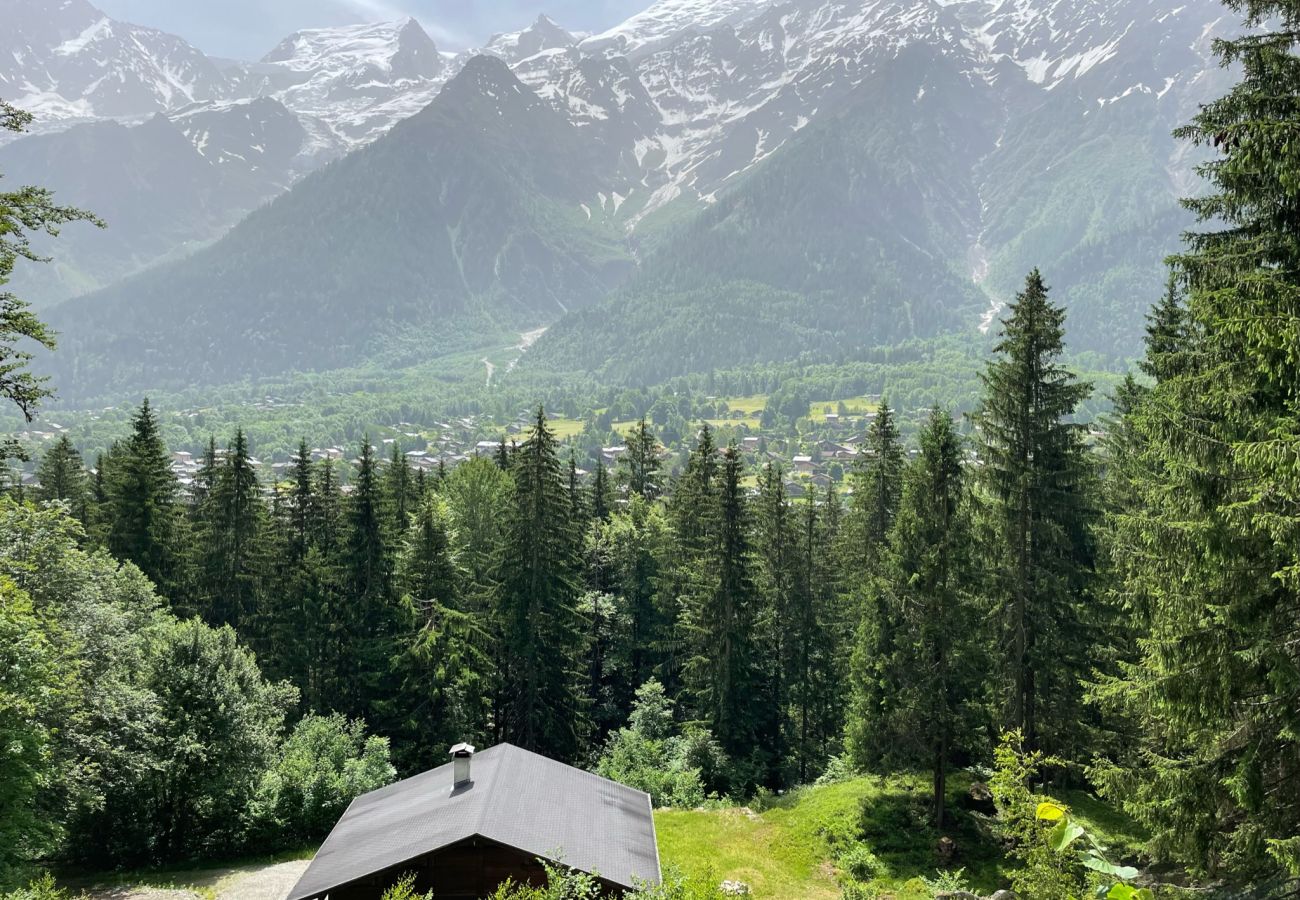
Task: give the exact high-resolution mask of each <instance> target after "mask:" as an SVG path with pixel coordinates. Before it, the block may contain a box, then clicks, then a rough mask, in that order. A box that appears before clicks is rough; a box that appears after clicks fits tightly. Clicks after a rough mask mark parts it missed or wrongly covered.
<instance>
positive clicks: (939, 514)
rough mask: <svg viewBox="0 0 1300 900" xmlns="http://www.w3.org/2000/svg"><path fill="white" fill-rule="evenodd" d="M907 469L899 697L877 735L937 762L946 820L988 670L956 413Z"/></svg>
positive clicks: (932, 422) (897, 610)
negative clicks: (950, 779) (952, 773)
mask: <svg viewBox="0 0 1300 900" xmlns="http://www.w3.org/2000/svg"><path fill="white" fill-rule="evenodd" d="M920 446H921V453H920V456H919V457H917V459H916V460H915V461H914V462H913V463H912V464H911V465H910V466H909V467H908V470H907V474H906V478H905V485H904V488H903V497H902V502H901V504H900V508H899V513H898V516H897V519H896V520H895V523H894V527H893V529H892V530H891V533H890V540H889V551H888V554H887V560H886V563H885V576H884V580H885V593H886V597H887V601H886V603H887V605H886V609H887V614H888V615H889V616H890V617H891V618H892V620H893V621H892V630H893V632H894V636H895V637H894V647H893V653H892V654H891V655H890V657H889V658H887V659H886V660H884V664H885V665H886V666H888V667H889V668H890V669H891V670H892V672H891V677H890V681H891V683H892V684H893V685H895V689H896V691H897V695H896V697H895V698H894V702H893V703H892V705H891V721H889V722H888V724H887V729H886V730H885V732H884V733H882V734H880V735H878V736H877V737H878V739H880V740H882V741H888V742H889V746H890V751H889V754H888V757H889V758H891V759H892V761H895V762H898V763H900V764H903V765H909V764H910V765H923V766H927V767H929V769H930V771H931V775H932V787H933V791H932V796H931V804H932V805H931V810H932V815H933V818H934V822H935V825H936V827H938V828H942V827H943V825H944V814H945V811H946V801H945V796H946V793H947V776H948V770H949V769H950V768H951V767H952V766H953V764H954V762H955V760H956V758H957V757H958V756H959V754H961V753H963V752H967V751H973V750H975V749H977V745H976V742H975V741H976V736H977V735H978V733H979V730H980V728H981V726H985V730H987V721H986V720H985V719H984V716H983V712H984V707H983V704H982V702H981V700H982V695H983V685H984V683H985V674H986V673H985V671H984V666H983V662H982V659H981V653H982V650H983V648H984V646H985V642H984V636H983V635H982V634H981V633H980V628H979V623H980V621H981V618H982V617H981V614H980V609H979V607H978V606H977V604H976V602H975V591H974V589H975V587H976V579H975V577H974V567H973V560H972V548H971V545H972V540H971V535H972V532H971V523H970V519H969V515H968V511H967V509H966V503H965V496H964V495H965V488H964V486H963V472H962V446H961V439H960V438H959V436H958V435H957V432H956V430H955V429H954V428H953V423H952V418H951V416H950V415H949V414H948V413H945V412H943V411H941V410H939V409H935V410H934V411H933V412H932V413H931V414H930V418H929V421H928V422H927V423H926V426H925V428H924V429H923V430H922V432H921V435H920Z"/></svg>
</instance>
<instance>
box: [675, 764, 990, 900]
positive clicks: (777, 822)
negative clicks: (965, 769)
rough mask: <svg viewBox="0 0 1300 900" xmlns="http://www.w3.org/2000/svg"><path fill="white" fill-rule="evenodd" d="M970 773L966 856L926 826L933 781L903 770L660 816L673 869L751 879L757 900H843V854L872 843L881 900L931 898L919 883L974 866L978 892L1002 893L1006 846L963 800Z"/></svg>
mask: <svg viewBox="0 0 1300 900" xmlns="http://www.w3.org/2000/svg"><path fill="white" fill-rule="evenodd" d="M969 784H970V779H969V778H968V777H966V776H960V777H954V778H953V779H952V781H951V785H952V794H951V798H952V808H953V809H954V813H953V817H954V818H953V827H952V828H951V829H949V830H948V833H949V834H950V836H952V837H953V838H954V840H955V841H956V845H957V855H956V858H955V859H954V860H953V861H952V862H950V863H947V864H946V866H943V865H941V864H940V862H939V860H938V859H937V857H936V849H937V847H938V835H937V834H935V833H933V831H932V829H930V828H929V826H928V825H927V824H926V818H927V814H928V810H927V803H926V800H927V794H926V787H927V785H928V782H927V779H926V778H925V777H923V776H910V775H899V776H891V777H890V778H888V779H885V780H883V781H882V780H881V779H879V778H874V777H867V778H855V779H852V780H849V781H844V782H840V783H838V784H831V785H825V786H818V787H809V788H804V789H802V790H798V791H793V792H791V793H790V794H787V795H786V796H784V797H779V798H773V799H772V800H771V801H769V804H768V806H767V808H765V809H763V811H762V812H754V811H752V810H750V809H748V808H740V809H737V808H724V809H700V810H660V811H658V812H657V813H656V814H655V827H656V828H657V830H658V834H659V852H660V856H661V857H662V860H663V863H664V865H665V867H670V866H675V867H676V868H678V869H680V870H681V871H682V873H683V874H685V875H687V876H689V877H692V878H703V879H707V880H709V881H721V880H722V879H725V878H730V879H737V880H740V881H744V882H745V883H747V884H748V885H749V886H750V888H751V889H752V890H753V892H754V896H755V897H757V898H766V900H799V898H810V900H817V898H827V900H834V898H838V897H840V894H841V885H840V881H841V878H842V877H843V873H842V872H841V869H840V867H839V866H838V865H837V863H836V857H837V855H840V854H843V853H844V852H845V851H846V850H848V849H850V848H852V847H855V846H859V845H860V846H863V847H865V848H866V849H867V850H869V851H870V852H871V853H872V854H874V856H875V857H876V859H878V860H879V866H878V869H877V871H876V873H875V876H874V878H872V879H871V880H870V881H869V882H868V883H869V884H871V885H872V886H874V887H876V888H878V889H879V890H880V891H881V894H880V896H881V897H889V896H893V897H895V898H897V900H912V898H916V900H921V898H926V900H928V898H929V897H930V893H929V891H928V889H926V888H925V887H924V885H923V884H922V883H921V882H920V881H919V880H918V879H919V878H920V877H921V876H926V877H933V876H935V875H936V874H937V873H938V871H939V869H940V868H944V867H946V868H950V869H958V868H964V869H965V870H966V878H967V880H968V882H969V883H970V884H971V886H972V887H973V888H975V889H976V890H980V891H984V892H986V893H987V892H992V891H993V890H994V889H996V888H997V887H999V886H1000V885H1001V884H1002V883H1003V874H1004V873H1003V862H1002V860H1001V857H1000V854H999V851H998V848H997V846H996V844H995V843H994V842H993V841H992V840H991V839H990V838H989V836H988V834H987V832H986V831H985V830H984V829H983V827H982V826H981V825H980V823H979V822H978V821H977V820H976V819H975V817H973V816H972V815H971V814H970V813H967V812H964V811H960V810H958V809H957V807H958V806H959V798H960V797H961V796H963V795H964V794H965V792H966V790H967V789H968V787H969Z"/></svg>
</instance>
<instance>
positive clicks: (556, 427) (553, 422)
mask: <svg viewBox="0 0 1300 900" xmlns="http://www.w3.org/2000/svg"><path fill="white" fill-rule="evenodd" d="M546 424H547V425H550V426H551V430H552V431H554V432H555V436H556V437H557V438H559V439H560V440H562V441H564V440H568V439H569V438H571V437H577V436H578V435H580V434H582V420H581V419H552V418H549V417H548V418H547V420H546Z"/></svg>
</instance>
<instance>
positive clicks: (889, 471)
mask: <svg viewBox="0 0 1300 900" xmlns="http://www.w3.org/2000/svg"><path fill="white" fill-rule="evenodd" d="M850 479H851V481H852V483H853V501H852V503H851V504H850V507H849V515H848V518H847V521H846V522H845V526H844V541H845V548H844V549H845V552H844V558H845V565H846V566H848V567H849V569H850V570H851V571H853V572H854V573H856V574H857V575H858V577H861V576H863V575H865V574H866V573H867V572H869V571H870V570H871V568H872V566H873V565H874V563H875V561H876V558H877V555H878V552H879V550H880V548H882V547H884V545H885V542H886V541H887V540H888V538H889V530H890V528H892V527H893V525H894V516H895V515H896V514H897V512H898V502H899V499H900V497H901V496H902V492H903V446H902V442H901V441H900V439H899V435H898V425H897V424H896V422H895V421H894V411H893V410H892V409H890V408H889V401H888V399H883V398H882V399H881V401H880V409H879V410H878V411H877V412H876V417H875V419H874V420H872V423H871V427H870V428H869V429H868V430H867V440H866V443H865V444H864V445H863V448H862V452H861V453H860V454H859V456H858V458H857V460H856V461H855V462H854V466H853V473H852V475H851V476H850Z"/></svg>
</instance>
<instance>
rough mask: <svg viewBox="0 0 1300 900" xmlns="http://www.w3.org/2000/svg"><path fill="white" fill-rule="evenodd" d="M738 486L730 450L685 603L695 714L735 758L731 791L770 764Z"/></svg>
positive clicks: (756, 778)
mask: <svg viewBox="0 0 1300 900" xmlns="http://www.w3.org/2000/svg"><path fill="white" fill-rule="evenodd" d="M702 443H703V439H702ZM740 481H741V460H740V454H739V453H738V452H737V451H736V448H735V447H731V448H729V449H728V450H727V451H726V453H725V455H724V457H723V464H722V471H721V472H720V473H719V475H718V484H717V514H716V527H715V528H714V529H713V533H712V534H711V535H709V539H708V543H707V546H706V549H705V551H704V552H703V554H702V555H701V557H700V559H699V561H698V565H699V566H700V570H699V571H698V573H697V576H696V579H695V583H694V588H695V591H696V593H695V596H693V597H691V598H690V600H689V601H688V602H689V603H690V604H691V608H690V623H689V624H690V628H691V631H692V635H693V638H694V640H693V643H692V648H691V650H692V655H691V658H690V660H689V661H688V663H687V665H686V671H685V675H686V678H687V684H688V686H689V689H690V693H691V698H692V704H693V708H694V709H695V711H696V713H697V715H699V716H700V718H702V719H703V720H704V721H705V722H706V723H708V725H709V727H710V729H711V730H712V731H713V734H714V735H715V736H716V737H717V739H718V742H719V743H720V744H721V745H722V748H723V750H725V751H726V752H727V754H728V755H729V756H730V757H731V758H732V762H733V765H734V767H735V773H736V775H735V778H736V782H737V784H736V786H737V787H738V788H745V787H752V786H753V785H754V784H757V783H759V782H761V781H762V780H764V779H765V778H766V776H767V775H768V767H769V766H770V765H771V763H772V762H773V761H772V760H771V759H770V758H768V755H767V751H766V748H764V747H762V746H760V745H759V743H758V741H757V738H758V735H759V728H760V724H761V717H762V715H763V711H762V710H760V709H757V708H756V705H755V704H754V703H753V699H754V697H755V696H756V695H757V694H758V689H759V687H760V683H761V682H760V677H759V670H758V663H759V660H758V659H757V649H758V648H757V647H756V641H755V637H756V636H755V621H756V615H757V612H758V600H759V598H758V591H757V589H756V588H755V586H754V582H753V577H752V573H751V566H752V559H751V551H750V538H749V511H748V509H747V508H746V503H745V497H744V491H743V488H741V486H740Z"/></svg>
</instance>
